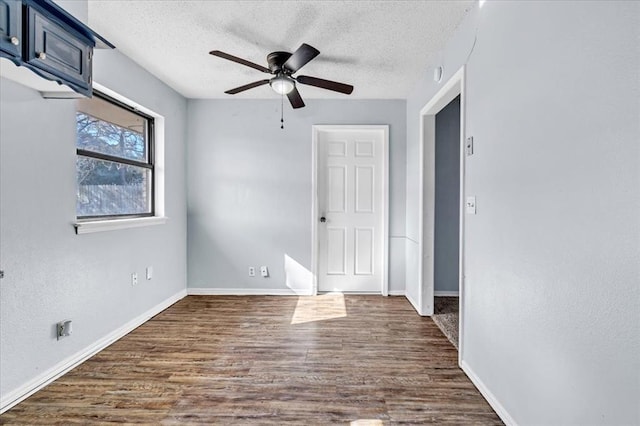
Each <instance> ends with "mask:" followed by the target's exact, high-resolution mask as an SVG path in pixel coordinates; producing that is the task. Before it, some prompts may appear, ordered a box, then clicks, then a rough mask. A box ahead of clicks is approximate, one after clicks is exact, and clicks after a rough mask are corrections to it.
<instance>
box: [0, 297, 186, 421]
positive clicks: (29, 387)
mask: <svg viewBox="0 0 640 426" xmlns="http://www.w3.org/2000/svg"><path fill="white" fill-rule="evenodd" d="M186 295H187V291H186V290H181V291H179V292H178V293H176V294H174V295H173V296H171V297H169V298H168V299H166V300H164V301H162V302H160V303H159V304H157V305H156V306H154V307H153V308H151V309H149V310H148V311H146V312H145V313H143V314H141V315H139V316H137V317H136V318H134V319H132V320H131V321H129V322H128V323H126V324H124V325H123V326H122V327H120V328H118V329H116V330H114V331H112V332H111V333H109V334H107V335H106V336H105V337H103V338H101V339H100V340H98V341H97V342H95V343H93V344H91V345H89V346H87V347H86V348H84V349H83V350H81V351H79V352H76V353H75V354H74V355H71V356H70V357H68V358H66V359H65V360H63V361H62V362H59V363H58V364H56V365H54V366H53V367H51V368H50V369H48V370H47V371H45V372H43V373H42V374H40V375H39V376H37V377H36V378H34V379H33V380H30V381H29V382H27V383H26V384H24V385H23V386H20V387H19V388H17V389H15V390H13V391H11V392H9V393H7V394H6V395H2V398H0V414H2V413H4V412H5V411H7V410H8V409H10V408H11V407H13V406H14V405H16V404H18V403H20V402H21V401H23V400H25V399H26V398H28V397H29V396H31V395H33V394H34V393H36V392H37V391H39V390H40V389H42V388H43V387H45V386H47V385H48V384H49V383H51V382H53V381H54V380H56V379H57V378H59V377H60V376H62V375H64V374H65V373H66V372H68V371H69V370H71V369H73V368H75V367H76V366H78V365H80V364H82V363H83V362H84V361H86V360H87V359H89V358H91V357H92V356H93V355H95V354H96V353H98V352H100V351H101V350H103V349H104V348H106V347H107V346H109V345H110V344H112V343H113V342H115V341H116V340H118V339H120V338H121V337H123V336H125V335H127V334H128V333H130V332H131V331H133V330H134V329H136V328H138V327H139V326H141V325H142V324H144V323H145V322H147V321H148V320H149V319H150V318H152V317H154V316H155V315H157V314H159V313H160V312H162V311H164V310H165V309H167V308H168V307H169V306H171V305H173V304H174V303H176V302H177V301H179V300H180V299H182V298H183V297H185V296H186Z"/></svg>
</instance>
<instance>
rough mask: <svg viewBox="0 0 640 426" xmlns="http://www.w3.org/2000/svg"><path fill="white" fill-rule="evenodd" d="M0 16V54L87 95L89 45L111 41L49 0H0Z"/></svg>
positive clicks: (107, 45)
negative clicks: (0, 36) (0, 33)
mask: <svg viewBox="0 0 640 426" xmlns="http://www.w3.org/2000/svg"><path fill="white" fill-rule="evenodd" d="M0 20H1V22H0V27H2V28H1V31H2V44H1V45H0V57H5V58H8V59H10V60H12V61H13V62H14V63H15V64H16V65H19V66H24V67H26V68H29V69H30V70H31V71H33V72H35V73H36V74H38V75H39V76H40V77H43V78H46V79H48V80H53V81H57V82H58V83H60V84H64V85H66V86H69V87H70V88H72V89H73V90H75V91H76V92H78V93H80V94H83V95H85V96H88V97H91V94H92V86H91V82H92V77H91V73H92V59H93V49H94V48H95V47H97V48H113V47H114V46H113V45H112V44H111V43H109V42H108V41H107V40H105V39H104V38H102V37H101V36H100V35H98V34H96V33H95V32H93V31H92V30H91V29H90V28H89V27H87V26H86V25H84V24H83V23H82V22H80V21H78V20H77V19H76V18H74V17H73V16H71V15H70V14H69V13H67V12H66V11H65V10H64V9H62V8H60V6H58V5H56V4H55V3H53V2H52V1H51V0H0ZM14 34H17V35H14Z"/></svg>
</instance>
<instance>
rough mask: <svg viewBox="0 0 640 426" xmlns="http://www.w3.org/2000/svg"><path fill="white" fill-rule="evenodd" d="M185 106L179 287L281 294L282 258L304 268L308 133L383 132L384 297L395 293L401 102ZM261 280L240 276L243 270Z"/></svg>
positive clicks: (401, 199) (400, 266)
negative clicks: (335, 129) (340, 129)
mask: <svg viewBox="0 0 640 426" xmlns="http://www.w3.org/2000/svg"><path fill="white" fill-rule="evenodd" d="M306 103H307V106H306V107H305V108H303V109H300V110H297V111H293V110H292V109H291V107H290V106H288V105H286V104H285V128H284V130H281V129H280V100H279V99H273V100H190V101H189V121H188V128H189V145H188V168H187V170H188V172H187V175H188V187H189V195H188V199H189V206H188V215H189V232H188V270H189V284H188V285H189V287H194V288H225V289H240V290H243V289H261V290H265V289H271V290H287V286H286V279H287V278H289V277H285V274H284V263H285V256H288V258H289V260H288V262H292V261H293V264H294V265H295V266H296V268H294V269H298V270H302V275H304V271H305V270H306V271H309V270H310V269H311V198H312V194H311V190H312V186H311V166H312V158H311V126H312V125H313V124H389V125H390V159H389V163H390V167H389V169H390V187H389V193H390V229H389V235H390V237H391V238H390V280H389V284H390V289H391V291H398V292H402V291H403V290H404V260H403V259H404V231H405V209H404V206H405V185H404V183H405V173H406V172H405V161H406V153H405V130H406V117H405V111H406V109H405V108H406V107H405V102H404V101H401V100H385V101H375V100H370V101H369V100H368V101H356V100H313V99H310V100H308V101H306ZM250 265H252V266H256V267H258V266H260V265H267V266H269V268H270V272H271V276H270V277H269V278H267V279H264V278H261V277H255V278H249V277H248V276H247V268H248V266H250Z"/></svg>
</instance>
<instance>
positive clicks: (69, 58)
mask: <svg viewBox="0 0 640 426" xmlns="http://www.w3.org/2000/svg"><path fill="white" fill-rule="evenodd" d="M28 13H29V30H30V34H29V41H30V43H29V47H28V52H27V57H26V58H25V59H26V61H27V63H29V64H30V65H32V66H34V67H37V68H40V69H42V70H44V71H47V72H48V73H50V74H53V75H54V76H57V77H60V78H61V79H62V80H64V81H65V82H68V83H71V85H75V86H78V87H79V88H82V89H89V88H90V87H91V55H92V53H93V47H92V46H91V45H90V44H89V42H88V41H87V40H85V39H83V38H81V37H79V36H77V35H75V34H74V33H71V32H69V31H67V30H65V29H64V28H63V27H62V26H60V25H58V24H57V23H56V22H54V21H52V20H50V19H48V18H46V17H45V16H43V15H41V14H40V13H39V12H38V11H36V10H34V9H32V8H29V9H28Z"/></svg>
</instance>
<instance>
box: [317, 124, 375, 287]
mask: <svg viewBox="0 0 640 426" xmlns="http://www.w3.org/2000/svg"><path fill="white" fill-rule="evenodd" d="M314 140H315V144H316V145H315V148H316V161H317V164H316V171H317V177H316V189H317V194H316V195H317V198H316V203H317V206H316V207H317V209H316V210H317V212H316V213H317V222H316V224H317V225H316V229H317V232H316V236H317V248H318V253H317V278H318V291H321V292H325V291H342V292H366V293H373V292H375V293H380V292H382V294H385V295H386V294H387V291H386V284H387V283H386V281H387V280H386V264H387V262H386V256H387V230H386V216H387V210H388V208H387V191H388V190H387V187H388V185H387V181H388V173H387V165H388V159H387V157H388V126H314Z"/></svg>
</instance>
